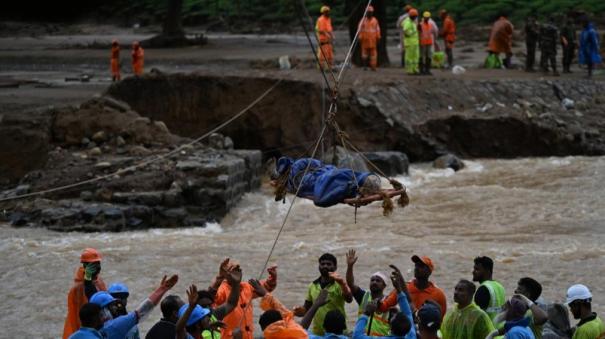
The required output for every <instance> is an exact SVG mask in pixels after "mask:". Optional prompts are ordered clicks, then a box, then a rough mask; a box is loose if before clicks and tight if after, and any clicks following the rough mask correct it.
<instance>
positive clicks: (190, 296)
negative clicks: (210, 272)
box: [187, 284, 198, 306]
mask: <svg viewBox="0 0 605 339" xmlns="http://www.w3.org/2000/svg"><path fill="white" fill-rule="evenodd" d="M197 299H198V294H197V286H195V284H191V286H189V288H188V289H187V301H189V305H192V306H195V305H197Z"/></svg>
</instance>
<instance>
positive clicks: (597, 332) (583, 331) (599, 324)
mask: <svg viewBox="0 0 605 339" xmlns="http://www.w3.org/2000/svg"><path fill="white" fill-rule="evenodd" d="M567 306H569V309H570V310H571V313H572V314H573V317H574V319H580V322H579V323H578V325H577V326H576V331H575V332H574V334H573V337H572V339H601V338H605V325H603V321H602V320H601V319H600V318H599V317H598V316H597V314H596V313H595V312H593V311H592V293H590V290H589V289H588V287H586V286H584V285H582V284H576V285H573V286H571V287H570V288H569V289H568V290H567Z"/></svg>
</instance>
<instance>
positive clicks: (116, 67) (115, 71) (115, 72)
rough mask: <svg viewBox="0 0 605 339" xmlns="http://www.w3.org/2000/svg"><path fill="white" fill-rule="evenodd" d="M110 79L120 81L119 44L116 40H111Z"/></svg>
mask: <svg viewBox="0 0 605 339" xmlns="http://www.w3.org/2000/svg"><path fill="white" fill-rule="evenodd" d="M110 64H111V81H114V82H115V81H120V79H121V76H120V44H119V43H118V40H115V39H114V40H113V41H112V42H111V62H110Z"/></svg>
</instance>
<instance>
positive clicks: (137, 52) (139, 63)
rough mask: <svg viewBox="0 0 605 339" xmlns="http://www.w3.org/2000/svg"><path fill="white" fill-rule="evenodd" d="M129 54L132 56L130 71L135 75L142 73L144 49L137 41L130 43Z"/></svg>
mask: <svg viewBox="0 0 605 339" xmlns="http://www.w3.org/2000/svg"><path fill="white" fill-rule="evenodd" d="M130 54H131V56H132V73H134V75H137V76H140V75H143V64H144V62H145V61H144V59H145V51H144V50H143V47H141V44H139V42H138V41H135V42H133V43H132V52H131V53H130Z"/></svg>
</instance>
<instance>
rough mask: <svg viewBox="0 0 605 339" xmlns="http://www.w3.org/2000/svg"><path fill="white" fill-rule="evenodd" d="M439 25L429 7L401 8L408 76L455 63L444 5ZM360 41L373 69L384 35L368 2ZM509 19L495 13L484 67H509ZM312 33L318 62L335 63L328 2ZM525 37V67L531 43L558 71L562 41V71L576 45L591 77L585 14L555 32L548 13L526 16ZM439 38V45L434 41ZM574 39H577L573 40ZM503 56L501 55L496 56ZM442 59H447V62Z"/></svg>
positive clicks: (592, 55)
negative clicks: (538, 17)
mask: <svg viewBox="0 0 605 339" xmlns="http://www.w3.org/2000/svg"><path fill="white" fill-rule="evenodd" d="M439 19H440V21H441V28H439V26H438V24H437V23H436V22H435V20H433V15H432V14H431V12H429V11H423V12H422V11H420V10H419V9H416V8H413V7H412V6H410V5H406V6H405V7H404V8H403V14H402V15H401V16H400V17H399V18H398V20H397V23H396V29H397V31H399V47H400V51H401V66H402V67H404V68H405V71H406V73H407V74H409V75H432V73H431V68H433V67H435V66H436V67H441V66H443V67H445V68H453V66H454V52H453V49H454V43H455V41H456V23H455V22H454V19H453V18H452V16H451V15H450V13H448V11H447V10H445V9H442V10H440V11H439ZM577 23H579V24H580V25H581V29H582V32H581V34H580V39H579V41H578V39H577V38H576V26H575V25H576V24H577ZM358 29H359V43H360V48H361V58H362V64H363V65H362V66H363V67H364V69H367V67H370V69H371V70H373V71H375V70H376V68H377V56H378V53H377V47H378V44H379V42H380V40H381V39H382V38H383V37H382V34H381V31H380V23H379V22H378V20H377V18H376V17H375V16H374V7H373V6H371V5H370V6H368V8H367V11H366V14H365V16H364V17H363V18H362V19H361V20H360V21H359V26H358ZM513 31H514V27H513V24H512V23H511V22H510V21H509V20H508V18H507V15H506V14H504V13H503V14H501V15H499V17H498V19H497V20H496V21H495V22H494V24H493V26H492V29H491V31H490V35H489V40H488V44H487V52H488V54H487V58H486V60H485V64H484V67H485V68H503V67H504V68H512V67H513V65H512V61H511V60H512V56H513V52H512V45H513ZM315 32H316V34H317V38H318V41H319V45H320V48H319V49H318V52H317V53H318V55H317V57H318V59H319V64H320V67H321V68H323V69H330V68H332V67H333V64H334V52H333V41H334V32H333V28H332V21H331V18H330V7H329V6H322V7H321V9H320V17H319V18H318V19H317V22H316V25H315ZM525 33H526V42H527V58H526V70H527V71H528V72H532V71H534V69H533V64H534V60H535V51H536V44H538V45H539V46H540V50H541V60H540V67H541V69H542V71H543V72H545V73H548V70H549V64H550V67H551V68H552V70H553V75H556V76H558V75H559V73H558V72H557V67H556V53H557V45H559V44H561V48H562V50H563V60H562V61H563V72H564V73H571V70H570V66H571V63H572V61H573V58H574V53H575V52H574V51H575V50H576V48H577V49H578V54H579V60H578V61H579V64H580V65H585V66H586V68H587V69H588V76H589V77H590V76H592V73H593V69H594V66H595V65H596V64H600V63H601V61H602V59H601V56H600V47H599V36H598V34H597V32H596V30H595V29H594V27H593V24H592V23H591V22H590V20H589V19H588V17H587V16H583V17H581V18H579V19H578V20H576V19H574V18H572V17H571V16H568V17H567V18H566V20H565V23H564V26H563V28H562V30H561V33H560V34H559V30H558V28H557V27H556V25H555V23H554V19H553V17H550V18H548V20H547V22H545V23H544V24H542V25H539V24H538V23H537V21H536V17H535V15H529V16H528V17H527V22H526V26H525ZM440 40H442V43H443V44H442V46H441V45H440V44H439V41H440ZM577 41H578V42H579V44H578V43H576V42H577ZM442 51H443V52H442ZM501 54H503V55H504V59H500V55H501ZM446 62H447V63H446Z"/></svg>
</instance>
